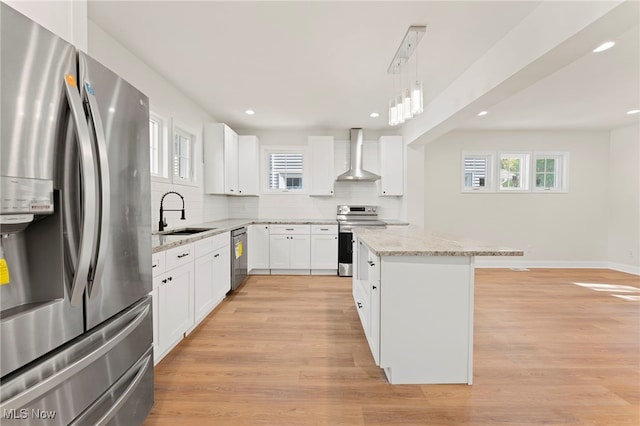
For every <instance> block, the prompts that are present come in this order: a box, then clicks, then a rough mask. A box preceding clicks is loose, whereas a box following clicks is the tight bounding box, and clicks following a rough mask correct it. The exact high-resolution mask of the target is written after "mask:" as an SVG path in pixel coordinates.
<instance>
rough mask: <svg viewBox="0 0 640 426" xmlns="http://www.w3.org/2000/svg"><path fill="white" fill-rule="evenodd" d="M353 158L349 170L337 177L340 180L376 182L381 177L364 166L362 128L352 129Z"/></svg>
mask: <svg viewBox="0 0 640 426" xmlns="http://www.w3.org/2000/svg"><path fill="white" fill-rule="evenodd" d="M350 134H351V141H350V146H351V158H350V161H349V170H347V171H346V172H344V173H343V174H341V175H340V176H338V177H337V178H336V181H338V182H344V181H347V182H353V181H360V182H374V181H376V180H378V179H380V176H378V175H377V174H375V173H371V172H369V171H367V170H365V169H363V168H362V145H363V143H364V142H363V140H362V129H351V131H350Z"/></svg>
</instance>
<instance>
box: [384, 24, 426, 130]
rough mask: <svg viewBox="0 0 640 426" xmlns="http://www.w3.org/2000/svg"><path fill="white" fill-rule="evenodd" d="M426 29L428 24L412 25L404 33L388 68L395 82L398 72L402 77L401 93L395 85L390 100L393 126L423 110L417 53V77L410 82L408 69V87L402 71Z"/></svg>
mask: <svg viewBox="0 0 640 426" xmlns="http://www.w3.org/2000/svg"><path fill="white" fill-rule="evenodd" d="M426 30H427V27H426V26H410V27H409V29H408V30H407V33H406V34H405V35H404V38H403V39H402V42H401V43H400V47H398V50H397V51H396V54H395V55H394V57H393V60H392V61H391V65H389V68H388V69H387V73H388V74H391V75H392V77H393V81H394V82H395V75H396V74H398V75H399V78H400V88H399V95H396V94H397V93H398V92H396V90H395V85H394V90H393V93H394V96H393V98H392V99H391V101H390V102H389V124H390V125H391V126H394V125H396V124H400V123H404V121H405V120H408V119H410V118H412V117H413V116H414V115H418V114H420V113H422V111H423V104H422V102H423V90H422V81H421V80H420V77H419V74H418V54H417V53H416V75H415V79H413V80H411V81H412V83H411V84H410V83H409V71H408V70H406V72H407V76H406V87H403V82H402V74H401V73H402V68H403V65H406V66H405V68H407V67H408V65H407V64H408V62H409V58H410V57H411V55H412V54H413V52H414V50H415V49H416V47H417V46H418V43H419V42H420V40H421V39H422V36H423V35H424V33H425V31H426ZM394 118H395V119H394Z"/></svg>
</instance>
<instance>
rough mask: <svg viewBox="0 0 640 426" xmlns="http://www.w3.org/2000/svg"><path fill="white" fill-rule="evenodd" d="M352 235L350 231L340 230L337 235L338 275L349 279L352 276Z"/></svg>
mask: <svg viewBox="0 0 640 426" xmlns="http://www.w3.org/2000/svg"><path fill="white" fill-rule="evenodd" d="M352 240H353V233H352V232H351V230H350V229H349V230H343V229H340V232H339V233H338V275H339V276H341V277H350V276H352V275H353V265H352V263H353V243H352Z"/></svg>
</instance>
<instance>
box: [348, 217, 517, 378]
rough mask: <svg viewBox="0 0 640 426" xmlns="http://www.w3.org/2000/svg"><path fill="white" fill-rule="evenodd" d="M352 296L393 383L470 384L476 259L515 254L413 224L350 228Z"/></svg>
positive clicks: (379, 361) (379, 362)
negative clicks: (352, 235) (352, 245)
mask: <svg viewBox="0 0 640 426" xmlns="http://www.w3.org/2000/svg"><path fill="white" fill-rule="evenodd" d="M353 244H354V247H353V252H354V260H353V265H354V266H353V269H354V270H353V297H354V302H355V304H356V308H357V311H358V315H359V316H360V321H361V323H362V326H363V329H364V332H365V336H366V338H367V341H368V343H369V347H370V349H371V352H372V354H373V358H374V360H375V362H376V365H378V366H380V367H381V368H383V369H384V371H385V374H386V376H387V379H388V380H389V383H391V384H439V383H467V384H471V383H472V382H473V294H474V258H475V256H522V255H523V252H522V251H521V250H515V249H512V248H508V247H500V246H497V245H492V244H487V243H482V242H478V241H473V240H468V239H462V238H454V237H450V236H446V235H443V234H439V233H434V232H429V231H425V230H424V229H421V228H418V227H416V226H411V225H410V226H402V227H388V228H387V229H367V228H362V229H357V230H355V231H354V242H353Z"/></svg>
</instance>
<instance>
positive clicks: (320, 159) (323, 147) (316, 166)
mask: <svg viewBox="0 0 640 426" xmlns="http://www.w3.org/2000/svg"><path fill="white" fill-rule="evenodd" d="M308 141H309V151H310V158H311V186H310V190H309V195H325V196H332V195H333V183H334V182H335V180H336V174H335V170H334V163H335V159H334V141H333V136H309V139H308Z"/></svg>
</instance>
